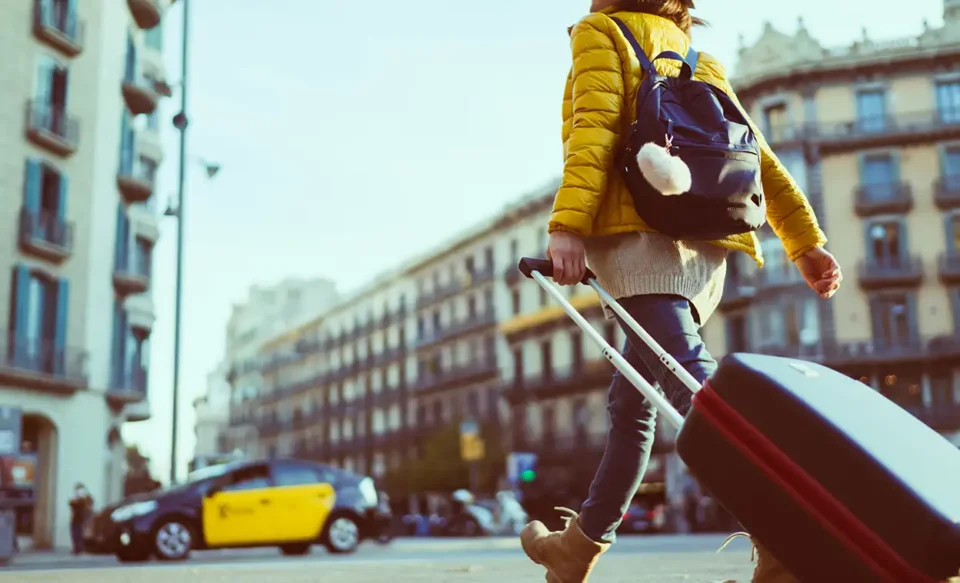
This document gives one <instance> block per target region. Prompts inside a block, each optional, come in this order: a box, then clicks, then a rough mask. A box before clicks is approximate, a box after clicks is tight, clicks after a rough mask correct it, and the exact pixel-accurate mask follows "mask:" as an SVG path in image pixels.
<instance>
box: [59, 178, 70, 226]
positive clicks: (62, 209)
mask: <svg viewBox="0 0 960 583" xmlns="http://www.w3.org/2000/svg"><path fill="white" fill-rule="evenodd" d="M59 179H60V184H59V189H58V192H57V218H58V219H60V221H64V220H66V218H67V191H68V187H69V183H70V181H69V180H68V179H67V175H66V174H63V173H60V174H59Z"/></svg>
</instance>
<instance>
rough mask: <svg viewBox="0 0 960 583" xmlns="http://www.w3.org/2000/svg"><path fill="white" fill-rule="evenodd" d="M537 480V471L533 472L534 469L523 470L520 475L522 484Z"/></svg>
mask: <svg viewBox="0 0 960 583" xmlns="http://www.w3.org/2000/svg"><path fill="white" fill-rule="evenodd" d="M536 479H537V472H536V471H535V470H532V469H530V470H523V472H521V473H520V481H521V482H532V481H534V480H536Z"/></svg>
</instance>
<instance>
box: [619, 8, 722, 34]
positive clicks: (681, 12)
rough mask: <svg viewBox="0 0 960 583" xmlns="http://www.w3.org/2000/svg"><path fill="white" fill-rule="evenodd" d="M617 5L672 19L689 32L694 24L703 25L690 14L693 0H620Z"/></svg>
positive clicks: (681, 28) (632, 10)
mask: <svg viewBox="0 0 960 583" xmlns="http://www.w3.org/2000/svg"><path fill="white" fill-rule="evenodd" d="M617 7H618V8H620V9H621V10H626V11H629V12H646V13H647V14H655V15H657V16H661V17H663V18H666V19H667V20H670V21H673V23H674V24H676V25H677V26H678V27H680V30H682V31H683V32H685V33H687V34H690V29H691V28H693V27H694V26H704V25H706V24H707V23H706V22H705V21H704V20H701V19H699V18H697V17H696V16H692V15H691V14H690V9H691V8H695V6H694V5H693V0H620V1H619V2H617Z"/></svg>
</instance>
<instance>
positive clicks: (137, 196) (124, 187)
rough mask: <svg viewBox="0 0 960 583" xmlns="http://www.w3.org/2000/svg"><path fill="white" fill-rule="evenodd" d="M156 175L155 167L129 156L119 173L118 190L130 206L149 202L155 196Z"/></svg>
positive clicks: (123, 162) (121, 164)
mask: <svg viewBox="0 0 960 583" xmlns="http://www.w3.org/2000/svg"><path fill="white" fill-rule="evenodd" d="M156 174H157V169H156V167H155V166H153V165H151V164H149V163H145V162H144V161H143V160H142V159H140V158H134V157H133V156H131V155H129V154H128V155H127V156H126V157H125V160H123V161H122V162H121V163H120V170H119V171H117V188H118V189H120V194H122V195H123V198H124V200H126V201H127V202H128V203H130V204H134V203H140V202H147V201H148V200H150V197H151V196H153V189H154V185H155V184H156Z"/></svg>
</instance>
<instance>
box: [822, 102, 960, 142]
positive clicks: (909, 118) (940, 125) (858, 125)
mask: <svg viewBox="0 0 960 583" xmlns="http://www.w3.org/2000/svg"><path fill="white" fill-rule="evenodd" d="M803 133H804V137H805V138H806V139H807V140H810V141H813V142H815V143H817V145H819V146H820V148H821V150H823V151H830V152H840V151H851V150H858V149H863V148H883V147H888V146H901V147H902V146H907V145H911V144H918V143H926V142H931V141H939V140H946V139H952V138H956V137H960V111H955V110H950V109H947V110H939V109H938V110H928V111H919V112H911V113H898V114H891V115H887V116H883V117H876V118H865V119H858V120H851V121H846V122H841V123H832V124H819V125H811V126H807V127H805V128H804V130H803Z"/></svg>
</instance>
